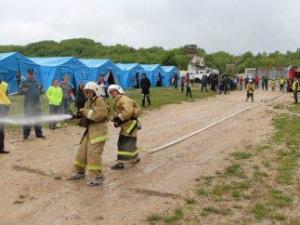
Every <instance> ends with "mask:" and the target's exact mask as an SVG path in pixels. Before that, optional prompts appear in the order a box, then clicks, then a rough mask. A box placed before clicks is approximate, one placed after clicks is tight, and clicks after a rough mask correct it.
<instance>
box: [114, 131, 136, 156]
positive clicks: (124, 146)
mask: <svg viewBox="0 0 300 225" xmlns="http://www.w3.org/2000/svg"><path fill="white" fill-rule="evenodd" d="M136 142H137V138H136V137H128V136H125V135H122V134H120V135H119V140H118V158H117V159H118V161H119V160H120V161H134V160H136V159H138V155H139V152H138V149H137V147H136Z"/></svg>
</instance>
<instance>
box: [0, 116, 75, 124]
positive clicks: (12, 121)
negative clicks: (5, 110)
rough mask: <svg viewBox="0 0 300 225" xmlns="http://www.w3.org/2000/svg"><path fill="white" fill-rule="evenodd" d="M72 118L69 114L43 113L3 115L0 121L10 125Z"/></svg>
mask: <svg viewBox="0 0 300 225" xmlns="http://www.w3.org/2000/svg"><path fill="white" fill-rule="evenodd" d="M68 119H72V116H71V115H69V114H61V115H43V116H32V117H18V116H15V117H5V118H0V123H2V124H10V125H34V124H38V123H48V122H54V121H55V122H60V121H64V120H68Z"/></svg>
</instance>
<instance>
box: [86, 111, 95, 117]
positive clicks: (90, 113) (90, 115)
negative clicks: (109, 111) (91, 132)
mask: <svg viewBox="0 0 300 225" xmlns="http://www.w3.org/2000/svg"><path fill="white" fill-rule="evenodd" d="M93 112H94V111H93V110H91V109H90V110H89V111H88V113H87V115H86V117H87V118H88V119H91V117H92V114H93Z"/></svg>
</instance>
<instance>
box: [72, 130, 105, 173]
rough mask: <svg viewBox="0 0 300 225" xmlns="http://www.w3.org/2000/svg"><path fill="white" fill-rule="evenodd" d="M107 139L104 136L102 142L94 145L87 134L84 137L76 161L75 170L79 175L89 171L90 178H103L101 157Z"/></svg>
mask: <svg viewBox="0 0 300 225" xmlns="http://www.w3.org/2000/svg"><path fill="white" fill-rule="evenodd" d="M106 139H107V138H106V137H104V136H103V141H102V142H97V143H95V144H93V143H92V140H90V138H89V136H88V134H87V133H86V134H85V135H84V136H83V138H82V141H81V144H80V147H79V149H78V152H77V155H76V158H75V161H74V166H75V170H76V171H77V172H78V173H84V172H85V170H88V173H89V177H91V178H96V177H102V176H103V168H102V156H101V155H102V152H103V150H104V145H105V141H106Z"/></svg>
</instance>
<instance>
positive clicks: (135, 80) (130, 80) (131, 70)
mask: <svg viewBox="0 0 300 225" xmlns="http://www.w3.org/2000/svg"><path fill="white" fill-rule="evenodd" d="M117 66H118V67H119V68H120V72H119V76H118V77H119V84H120V85H121V87H123V88H134V87H138V86H139V81H140V80H141V75H142V73H145V70H144V69H143V68H142V67H141V66H140V64H138V63H131V64H121V63H118V64H117Z"/></svg>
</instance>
